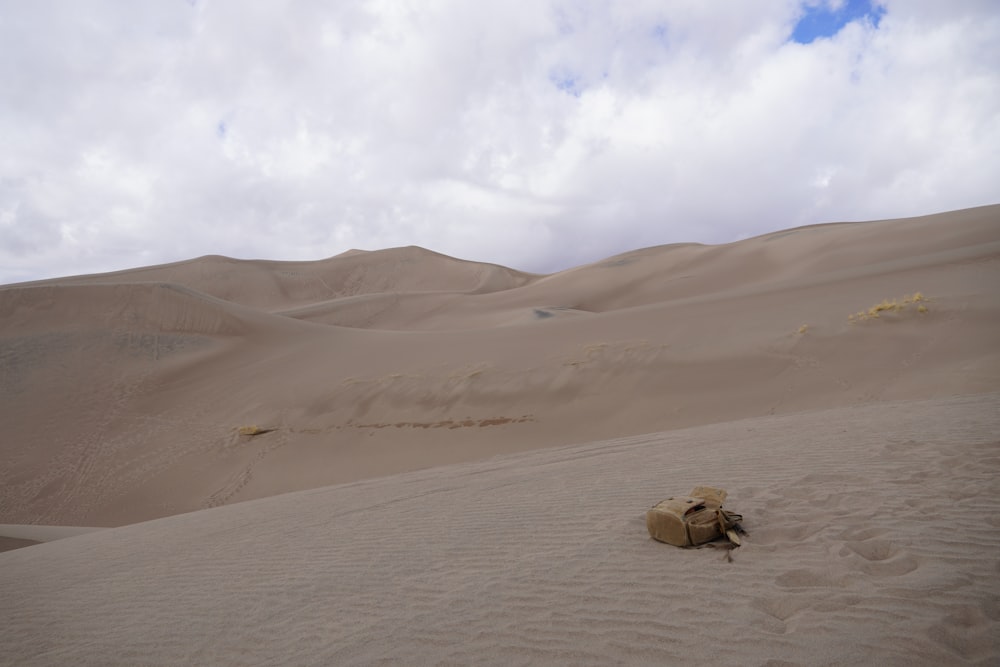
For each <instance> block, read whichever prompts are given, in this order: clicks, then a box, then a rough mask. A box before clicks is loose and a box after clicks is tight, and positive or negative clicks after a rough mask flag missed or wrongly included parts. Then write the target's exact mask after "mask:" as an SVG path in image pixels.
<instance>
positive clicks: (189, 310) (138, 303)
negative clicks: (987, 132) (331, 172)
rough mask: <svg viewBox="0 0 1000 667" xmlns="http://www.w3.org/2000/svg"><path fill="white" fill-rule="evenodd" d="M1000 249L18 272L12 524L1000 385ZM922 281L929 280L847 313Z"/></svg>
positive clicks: (997, 231)
mask: <svg viewBox="0 0 1000 667" xmlns="http://www.w3.org/2000/svg"><path fill="white" fill-rule="evenodd" d="M998 258H1000V207H997V206H994V207H985V208H980V209H972V210H969V211H959V212H956V213H949V214H942V215H936V216H928V217H925V218H915V219H909V220H891V221H882V222H874V223H855V224H834V225H819V226H813V227H808V228H802V229H797V230H788V231H785V232H779V233H774V234H769V235H766V236H762V237H757V238H753V239H747V240H745V241H741V242H738V243H734V244H729V245H726V246H698V245H680V246H663V247H658V248H648V249H645V250H638V251H635V252H632V253H626V254H624V255H620V256H617V257H614V258H611V259H609V260H607V261H604V262H598V263H595V264H592V265H588V266H584V267H579V268H576V269H571V270H568V271H565V272H561V273H557V274H553V275H550V276H532V275H528V274H522V273H518V272H516V271H511V270H508V269H504V268H502V267H498V266H495V265H483V264H476V263H474V262H465V261H460V260H454V259H451V258H448V257H445V256H443V255H439V254H436V253H432V252H429V251H424V250H421V249H419V248H401V249H393V250H387V251H377V252H352V253H348V254H346V255H340V256H337V257H333V258H330V259H328V260H323V261H320V262H301V263H295V262H263V261H237V260H230V259H226V258H219V257H208V258H201V259H198V260H193V261H191V262H181V263H177V264H171V265H165V266H160V267H150V268H148V269H137V270H132V271H123V272H118V273H115V274H105V275H100V276H84V277H77V278H67V279H58V280H51V281H44V282H40V283H27V284H21V285H10V286H6V287H3V288H0V321H2V322H3V329H2V334H0V365H2V368H3V381H2V383H0V421H2V423H4V425H5V427H4V444H3V460H4V466H3V469H2V470H0V521H4V522H7V523H13V524H34V523H46V524H56V525H86V526H91V525H96V526H115V525H122V524H126V523H132V522H136V521H143V520H147V519H151V518H155V517H161V516H167V515H171V514H176V513H179V512H187V511H193V510H198V509H204V508H208V507H214V506H218V505H223V504H228V503H233V502H237V501H243V500H249V499H253V498H263V497H267V496H271V495H274V494H277V493H283V492H287V491H293V490H300V489H307V488H313V487H318V486H323V485H327V484H335V483H343V482H351V481H355V480H359V479H364V478H369V477H377V476H381V475H389V474H394V473H399V472H405V471H409V470H416V469H420V468H425V467H429V466H435V465H444V464H449V463H457V462H462V461H474V460H480V459H483V458H487V457H489V456H493V455H496V454H504V453H514V452H518V451H526V450H532V449H537V448H541V447H550V446H558V445H566V444H572V443H579V442H586V441H590V440H595V439H603V438H611V437H620V436H625V435H632V434H640V433H648V432H656V431H662V430H668V429H674V428H682V427H688V426H694V425H699V424H710V423H716V422H720V421H728V420H733V419H740V418H746V417H755V416H762V415H771V414H787V413H794V412H798V411H802V410H810V409H819V408H828V407H835V406H850V405H860V404H867V403H871V402H877V401H884V400H898V399H908V398H909V399H921V398H933V397H938V396H950V395H956V394H973V393H981V392H990V391H997V390H998V389H1000V348H998V347H997V345H996V341H997V340H1000V336H998V333H1000V290H997V289H996V286H997V285H998V284H1000V280H998V271H997V259H998ZM917 291H919V292H922V293H923V294H924V295H926V297H927V299H928V300H926V301H923V302H921V303H920V304H916V303H911V304H908V306H907V307H906V308H904V309H903V310H902V311H901V312H884V313H882V316H881V317H880V318H878V319H871V320H866V321H859V322H851V321H849V319H848V316H849V315H850V314H852V313H855V312H857V311H859V310H864V309H867V308H868V307H870V306H872V305H873V304H876V303H878V302H880V301H881V300H882V299H885V298H896V299H901V298H902V297H903V296H904V295H912V294H913V293H914V292H917ZM921 309H925V310H926V312H919V310H921ZM248 426H257V427H259V428H260V429H261V431H263V432H262V433H261V434H259V435H254V436H249V435H241V434H240V433H239V431H238V429H239V428H240V427H248Z"/></svg>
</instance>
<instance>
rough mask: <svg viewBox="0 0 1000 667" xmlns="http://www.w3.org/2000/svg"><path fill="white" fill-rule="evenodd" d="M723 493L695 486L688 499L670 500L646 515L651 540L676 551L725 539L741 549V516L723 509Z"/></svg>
mask: <svg viewBox="0 0 1000 667" xmlns="http://www.w3.org/2000/svg"><path fill="white" fill-rule="evenodd" d="M725 499H726V492H725V491H723V490H722V489H716V488H713V487H711V486H696V487H695V488H694V489H692V490H691V493H690V495H687V496H671V497H670V498H667V499H666V500H664V501H662V502H659V503H657V504H656V505H654V506H653V507H652V508H650V510H649V511H647V512H646V528H647V529H648V530H649V534H650V536H651V537H652V538H653V539H655V540H658V541H660V542H666V543H667V544H672V545H674V546H676V547H696V546H699V545H702V544H707V543H709V542H712V541H714V540H716V539H718V538H720V537H726V538H727V539H728V540H729V542H730V544H731V545H732V546H734V547H738V546H740V538H739V533H742V532H743V528H742V527H741V526H740V521H742V520H743V517H742V515H739V514H736V513H735V512H729V511H727V510H724V509H722V503H723V501H725Z"/></svg>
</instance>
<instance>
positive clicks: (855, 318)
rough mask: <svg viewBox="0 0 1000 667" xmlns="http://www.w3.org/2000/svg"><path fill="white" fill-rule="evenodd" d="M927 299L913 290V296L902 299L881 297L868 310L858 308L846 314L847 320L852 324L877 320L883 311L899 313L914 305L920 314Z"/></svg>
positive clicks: (924, 310) (925, 307) (925, 308)
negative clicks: (879, 300) (856, 310)
mask: <svg viewBox="0 0 1000 667" xmlns="http://www.w3.org/2000/svg"><path fill="white" fill-rule="evenodd" d="M928 301H929V299H928V298H927V297H926V296H924V295H923V294H921V293H920V292H914V293H913V296H904V297H903V298H902V299H892V300H891V301H890V300H889V299H882V301H881V302H879V303H876V304H875V305H874V306H872V307H871V308H869V309H868V310H859V311H858V312H856V313H851V314H850V315H848V316H847V320H848V321H849V322H851V323H852V324H853V323H855V322H864V321H866V320H877V319H879V318H880V317H881V316H882V314H883V313H885V314H887V315H888V314H893V313H901V312H903V311H904V310H906V309H907V308H908V307H910V306H916V311H917V312H918V313H920V314H921V315H922V314H924V313H926V312H927V302H928Z"/></svg>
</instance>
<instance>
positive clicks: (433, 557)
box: [0, 394, 1000, 665]
mask: <svg viewBox="0 0 1000 667" xmlns="http://www.w3.org/2000/svg"><path fill="white" fill-rule="evenodd" d="M998 436H1000V395H997V394H986V395H979V396H971V397H953V398H946V399H934V400H929V401H900V402H888V403H883V404H878V405H869V406H859V407H850V408H839V409H833V410H823V411H815V412H807V413H803V414H799V415H789V416H774V417H762V418H757V419H747V420H741V421H735V422H728V423H723V424H715V425H710V426H702V427H697V428H692V429H686V430H679V431H673V432H669V433H659V434H651V435H646V436H636V437H630V438H622V439H617V440H609V441H604V442H597V443H589V444H583V445H575V446H567V447H558V448H553V449H547V450H541V451H535V452H529V453H522V454H516V455H510V456H505V457H498V458H494V459H491V460H488V461H484V462H475V463H460V464H454V465H450V466H444V467H439V468H434V469H430V470H423V471H418V472H412V473H403V474H398V475H393V476H390V477H383V478H379V479H374V480H367V481H361V482H357V483H353V484H345V485H338V486H332V487H325V488H321V489H314V490H309V491H301V492H296V493H291V494H286V495H281V496H276V497H273V498H267V499H263V500H257V501H250V502H246V503H239V504H235V505H231V506H227V507H221V508H216V509H209V510H202V511H198V512H194V513H190V514H184V515H179V516H174V517H169V518H165V519H159V520H154V521H149V522H145V523H140V524H135V525H131V526H126V527H123V528H116V529H109V530H106V531H101V532H96V533H89V534H85V535H82V536H79V537H73V538H69V539H64V540H60V541H56V542H50V543H47V544H42V545H39V546H35V547H30V548H27V549H19V550H17V551H10V552H7V553H4V554H0V572H2V573H3V574H2V576H0V599H3V600H4V604H3V605H2V607H0V620H2V622H0V647H2V648H3V653H2V654H0V656H2V657H0V659H2V660H3V661H5V662H6V664H11V665H14V664H18V665H23V664H30V665H65V664H84V665H137V664H149V665H192V664H202V665H208V664H220V665H221V664H234V665H235V664H239V665H335V664H496V665H514V664H524V665H535V664H567V665H570V664H572V665H609V664H719V665H763V664H770V665H789V664H802V665H845V664H854V665H870V664H879V665H913V664H921V665H946V664H949V665H950V664H983V665H987V664H997V661H998V660H1000V642H998V637H1000V560H998V558H997V554H998V553H1000V519H998V517H1000V451H998V448H1000V442H998ZM706 481H707V482H711V483H714V484H718V485H721V486H724V487H725V488H727V489H729V491H730V493H731V497H730V498H731V500H730V502H729V503H728V504H729V505H730V506H731V507H733V508H734V509H737V510H739V511H741V512H743V513H744V514H745V515H746V528H747V529H748V530H749V532H750V536H749V537H748V538H746V544H745V545H744V546H743V547H741V548H740V549H739V550H737V551H736V552H735V555H734V558H733V562H731V563H730V562H727V561H726V559H725V557H724V555H725V552H723V551H720V550H715V549H702V550H683V549H677V548H674V547H670V546H667V545H663V544H659V543H657V542H654V541H652V540H650V539H649V537H648V535H647V534H646V529H645V524H644V520H643V515H644V511H645V509H646V508H647V507H648V506H649V505H650V504H652V502H654V501H656V500H660V499H661V497H663V496H665V495H667V494H671V493H673V492H675V491H676V490H678V489H682V490H684V491H686V490H688V489H689V487H691V486H693V485H695V484H698V483H701V482H706Z"/></svg>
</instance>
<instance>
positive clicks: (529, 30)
mask: <svg viewBox="0 0 1000 667" xmlns="http://www.w3.org/2000/svg"><path fill="white" fill-rule="evenodd" d="M885 7H886V12H885V15H884V16H883V18H882V20H881V22H880V24H879V26H878V28H877V29H876V28H875V27H874V26H872V25H871V24H870V23H866V22H864V21H859V22H855V23H853V24H849V25H848V26H846V27H845V28H844V29H842V30H841V31H840V32H839V33H838V34H837V35H835V36H834V37H832V38H830V39H820V40H817V41H815V42H813V43H811V44H808V45H801V44H795V43H791V42H790V41H789V39H788V37H789V35H790V33H791V30H792V28H793V26H794V24H795V21H796V20H797V18H798V17H799V16H800V15H801V13H802V9H801V7H800V6H799V5H798V3H796V2H793V1H791V0H771V1H768V2H760V3H740V2H734V3H732V4H731V5H728V6H726V7H725V8H720V6H719V5H718V4H717V3H703V2H681V3H671V4H670V7H669V9H665V8H664V6H663V3H659V2H648V3H647V2H635V3H616V2H611V1H610V0H591V1H589V2H582V3H581V2H559V1H556V0H552V1H550V2H527V1H525V2H511V3H467V2H457V1H454V2H442V3H434V4H433V5H432V4H431V3H424V2H406V1H403V0H399V1H397V2H374V1H372V2H356V3H325V2H318V1H317V2H306V1H302V2H286V3H271V2H267V3H265V2H235V1H219V0H199V1H198V2H193V3H189V2H180V1H178V2H167V1H163V2H156V3H120V2H97V1H91V0H87V1H81V2H74V3H55V2H33V3H17V4H13V5H11V6H10V7H8V8H7V9H6V10H5V12H4V18H3V19H2V20H0V56H2V57H0V86H2V89H3V90H4V91H5V100H4V104H3V105H2V106H0V136H2V137H3V141H4V147H3V150H2V151H0V283H5V282H12V281H18V280H29V279H35V278H42V277H49V276H55V275H65V274H74V273H83V272H92V271H103V270H112V269H119V268H125V267H129V266H137V265H143V264H150V263H155V262H162V261H171V260H177V259H185V258H189V257H193V256H197V255H202V254H209V253H218V254H227V255H232V256H238V257H267V258H275V259H279V258H280V259H318V258H322V257H327V256H330V255H333V254H337V253H339V252H343V251H344V250H347V249H348V248H351V247H361V248H367V249H374V248H380V247H386V246H393V245H403V244H418V245H423V246H425V247H429V248H431V249H434V250H437V251H440V252H445V253H448V254H453V255H456V256H460V257H464V258H468V259H476V260H483V261H494V262H499V263H503V264H507V265H510V266H514V267H517V268H522V269H528V270H536V271H550V270H556V269H559V268H564V267H566V266H569V265H572V264H576V263H580V262H584V261H592V260H596V259H599V258H601V257H604V256H607V255H610V254H613V253H616V252H620V251H623V250H627V249H631V248H636V247H640V246H646V245H653V244H658V243H671V242H680V241H701V242H713V243H716V242H726V241H732V240H735V239H737V238H742V237H745V236H749V235H753V234H759V233H764V232H767V231H771V230H774V229H777V228H782V227H788V226H794V225H800V224H809V223H814V222H823V221H834V220H844V219H872V218H880V217H895V216H906V215H916V214H922V213H929V212H933V211H939V210H947V209H953V208H961V207H965V206H974V205H980V204H987V203H995V202H996V201H997V190H996V187H995V185H994V183H993V180H994V179H991V174H996V173H1000V76H998V74H997V72H998V71H1000V52H998V47H997V44H1000V17H998V15H997V13H996V12H995V9H994V8H993V6H992V3H990V2H972V1H969V2H953V3H939V2H930V1H927V2H886V3H885Z"/></svg>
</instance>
